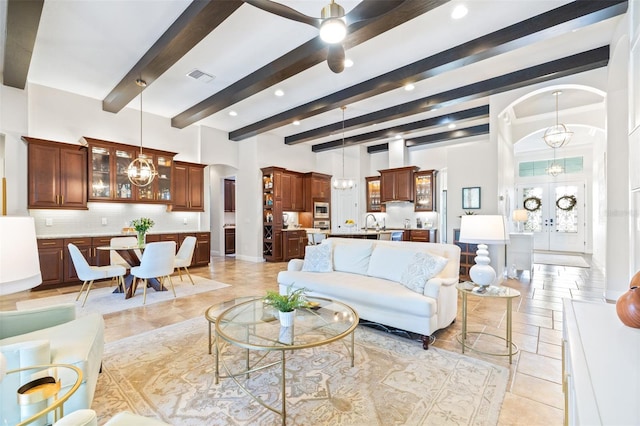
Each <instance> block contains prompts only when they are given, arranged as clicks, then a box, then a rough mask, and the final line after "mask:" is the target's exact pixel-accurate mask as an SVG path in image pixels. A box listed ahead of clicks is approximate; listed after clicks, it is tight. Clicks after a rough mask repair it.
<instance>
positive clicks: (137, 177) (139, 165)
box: [127, 156, 158, 186]
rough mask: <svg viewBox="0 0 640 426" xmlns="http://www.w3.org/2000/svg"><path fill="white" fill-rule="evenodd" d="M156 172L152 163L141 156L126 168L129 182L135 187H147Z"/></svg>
mask: <svg viewBox="0 0 640 426" xmlns="http://www.w3.org/2000/svg"><path fill="white" fill-rule="evenodd" d="M157 174H158V172H157V171H156V168H155V166H154V165H153V162H152V161H151V160H149V159H148V158H145V157H143V156H138V158H136V159H135V160H133V161H132V162H131V164H129V167H127V176H128V177H129V181H131V183H132V184H134V185H136V186H147V185H150V184H151V182H153V180H154V179H155V177H156V176H157Z"/></svg>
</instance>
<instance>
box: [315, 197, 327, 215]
mask: <svg viewBox="0 0 640 426" xmlns="http://www.w3.org/2000/svg"><path fill="white" fill-rule="evenodd" d="M313 218H314V219H329V203H328V202H327V201H314V202H313Z"/></svg>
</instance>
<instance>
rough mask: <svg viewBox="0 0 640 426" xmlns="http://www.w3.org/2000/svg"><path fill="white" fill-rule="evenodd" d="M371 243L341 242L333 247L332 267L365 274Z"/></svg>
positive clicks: (371, 248) (337, 269)
mask: <svg viewBox="0 0 640 426" xmlns="http://www.w3.org/2000/svg"><path fill="white" fill-rule="evenodd" d="M371 250H373V243H370V244H367V243H361V242H358V243H341V244H335V245H334V247H333V268H334V269H335V270H336V271H340V272H350V273H352V274H360V275H366V274H367V269H369V258H370V257H371Z"/></svg>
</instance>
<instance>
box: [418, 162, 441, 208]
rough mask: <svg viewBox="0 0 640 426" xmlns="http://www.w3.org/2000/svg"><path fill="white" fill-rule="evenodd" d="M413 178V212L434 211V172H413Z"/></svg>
mask: <svg viewBox="0 0 640 426" xmlns="http://www.w3.org/2000/svg"><path fill="white" fill-rule="evenodd" d="M413 176H414V179H415V181H414V189H415V193H414V194H413V197H414V198H413V199H414V200H415V204H414V211H417V212H432V211H435V210H436V200H435V183H436V171H435V170H424V171H420V172H415V173H414V174H413Z"/></svg>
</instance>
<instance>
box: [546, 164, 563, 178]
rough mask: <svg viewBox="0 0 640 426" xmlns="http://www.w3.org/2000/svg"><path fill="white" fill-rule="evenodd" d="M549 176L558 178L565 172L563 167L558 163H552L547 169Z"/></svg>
mask: <svg viewBox="0 0 640 426" xmlns="http://www.w3.org/2000/svg"><path fill="white" fill-rule="evenodd" d="M546 171H547V174H548V175H551V176H558V175H559V174H561V173H562V172H563V171H564V170H562V166H561V165H560V164H558V163H551V164H549V167H547V170H546Z"/></svg>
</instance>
